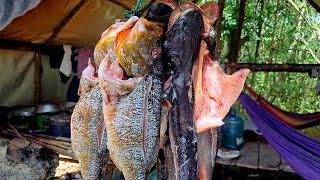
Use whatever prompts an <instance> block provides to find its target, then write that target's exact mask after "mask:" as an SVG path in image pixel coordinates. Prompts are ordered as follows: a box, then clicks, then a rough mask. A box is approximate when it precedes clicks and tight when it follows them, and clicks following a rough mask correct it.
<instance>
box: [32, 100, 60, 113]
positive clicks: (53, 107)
mask: <svg viewBox="0 0 320 180" xmlns="http://www.w3.org/2000/svg"><path fill="white" fill-rule="evenodd" d="M61 111H62V108H61V107H60V105H58V104H53V103H44V104H40V105H39V106H38V108H37V111H36V113H37V114H43V113H57V112H61Z"/></svg>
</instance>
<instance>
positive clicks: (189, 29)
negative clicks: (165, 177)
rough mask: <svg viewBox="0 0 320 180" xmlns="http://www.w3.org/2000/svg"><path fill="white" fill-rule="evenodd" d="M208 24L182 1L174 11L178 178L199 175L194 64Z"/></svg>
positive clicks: (169, 47)
mask: <svg viewBox="0 0 320 180" xmlns="http://www.w3.org/2000/svg"><path fill="white" fill-rule="evenodd" d="M203 29H204V24H203V18H202V14H201V12H200V11H199V10H198V9H197V8H196V7H195V6H191V5H189V4H181V5H180V6H178V7H177V8H176V9H175V10H174V11H173V12H172V14H171V16H170V19H169V25H168V32H167V33H166V41H165V52H166V53H167V54H168V57H169V59H168V60H169V61H171V62H172V64H173V68H172V70H173V72H174V73H173V75H172V77H171V83H170V84H171V85H170V87H169V88H168V90H167V91H168V92H170V93H168V94H169V95H168V100H169V101H170V103H171V106H172V108H171V110H170V113H169V136H170V142H171V148H172V152H173V153H172V154H173V158H174V167H175V179H197V144H196V142H197V140H196V131H195V127H194V121H193V111H194V110H193V92H192V91H193V89H192V80H191V74H192V67H193V64H194V62H195V60H196V58H197V56H198V53H199V48H200V42H201V39H202V34H203Z"/></svg>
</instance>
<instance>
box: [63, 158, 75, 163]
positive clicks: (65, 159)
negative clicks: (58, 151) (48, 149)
mask: <svg viewBox="0 0 320 180" xmlns="http://www.w3.org/2000/svg"><path fill="white" fill-rule="evenodd" d="M59 161H65V162H71V163H79V162H78V160H75V159H70V158H64V157H59Z"/></svg>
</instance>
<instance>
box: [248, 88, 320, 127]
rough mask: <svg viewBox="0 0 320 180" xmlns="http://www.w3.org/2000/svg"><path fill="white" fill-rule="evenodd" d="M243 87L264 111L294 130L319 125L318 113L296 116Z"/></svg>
mask: <svg viewBox="0 0 320 180" xmlns="http://www.w3.org/2000/svg"><path fill="white" fill-rule="evenodd" d="M244 87H245V89H247V90H248V93H249V94H250V95H252V96H253V97H254V98H255V99H256V101H257V102H258V103H259V104H260V105H261V106H262V107H263V108H264V109H265V110H267V111H269V112H270V113H271V114H272V115H274V116H275V117H276V118H277V119H279V120H280V121H282V122H284V123H286V124H287V125H289V126H291V127H293V128H295V129H305V128H308V127H312V126H315V125H318V124H320V112H316V113H310V114H297V113H292V112H287V111H284V110H282V109H280V108H278V107H277V106H275V105H273V104H271V103H270V102H268V101H267V100H266V99H264V98H263V97H261V96H259V95H258V94H257V93H256V92H255V91H254V90H253V89H252V88H250V87H249V86H248V85H247V84H245V85H244Z"/></svg>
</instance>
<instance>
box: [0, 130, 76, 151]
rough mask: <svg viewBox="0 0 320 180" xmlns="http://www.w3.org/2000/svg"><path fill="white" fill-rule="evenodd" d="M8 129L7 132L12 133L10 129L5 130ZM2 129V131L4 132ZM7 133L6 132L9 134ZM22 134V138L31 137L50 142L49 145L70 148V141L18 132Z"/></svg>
mask: <svg viewBox="0 0 320 180" xmlns="http://www.w3.org/2000/svg"><path fill="white" fill-rule="evenodd" d="M6 131H8V132H9V133H12V131H11V130H6ZM6 131H4V132H6ZM9 133H8V134H9ZM20 134H21V135H22V138H25V137H27V138H32V139H34V140H36V141H39V142H43V143H46V144H51V145H55V146H58V147H61V148H67V149H71V143H70V142H63V141H58V140H53V139H44V138H39V137H35V136H32V135H28V134H25V133H20Z"/></svg>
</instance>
